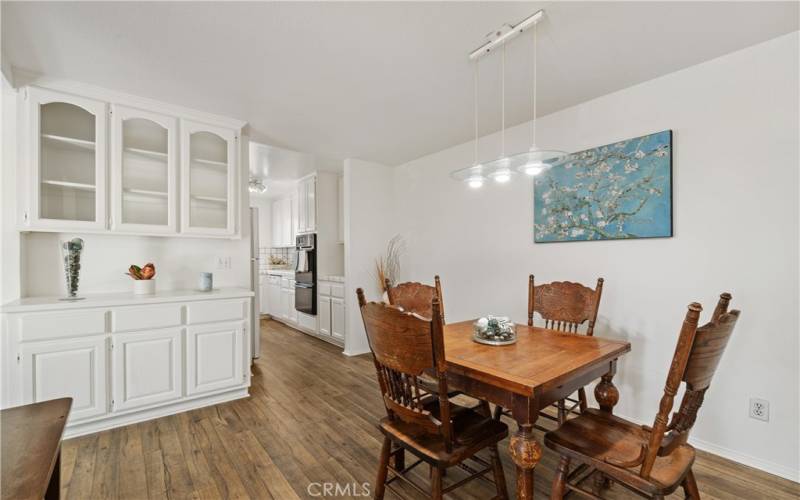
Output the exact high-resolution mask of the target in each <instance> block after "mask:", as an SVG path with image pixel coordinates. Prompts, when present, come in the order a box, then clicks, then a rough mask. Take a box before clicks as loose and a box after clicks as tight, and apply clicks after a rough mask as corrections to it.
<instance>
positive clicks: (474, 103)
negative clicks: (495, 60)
mask: <svg viewBox="0 0 800 500" xmlns="http://www.w3.org/2000/svg"><path fill="white" fill-rule="evenodd" d="M474 73H475V76H474V78H475V85H474V92H473V94H474V95H473V101H472V105H473V111H474V113H475V152H474V160H473V164H474V165H477V164H478V61H475V67H474Z"/></svg>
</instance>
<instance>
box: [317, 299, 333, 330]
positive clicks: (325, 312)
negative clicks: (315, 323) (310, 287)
mask: <svg viewBox="0 0 800 500" xmlns="http://www.w3.org/2000/svg"><path fill="white" fill-rule="evenodd" d="M318 300H319V303H318V306H319V334H320V335H330V334H331V298H330V297H324V296H323V297H319V298H318Z"/></svg>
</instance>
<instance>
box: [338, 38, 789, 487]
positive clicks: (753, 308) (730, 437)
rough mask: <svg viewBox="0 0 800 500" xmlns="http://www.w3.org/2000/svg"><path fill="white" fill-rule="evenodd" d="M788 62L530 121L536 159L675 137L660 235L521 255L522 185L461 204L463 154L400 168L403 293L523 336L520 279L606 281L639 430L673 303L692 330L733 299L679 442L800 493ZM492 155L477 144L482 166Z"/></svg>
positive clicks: (659, 371) (755, 59)
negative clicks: (698, 311)
mask: <svg viewBox="0 0 800 500" xmlns="http://www.w3.org/2000/svg"><path fill="white" fill-rule="evenodd" d="M799 56H800V54H798V33H797V32H795V33H792V34H790V35H786V36H783V37H780V38H777V39H775V40H772V41H769V42H766V43H763V44H760V45H757V46H754V47H751V48H748V49H746V50H742V51H740V52H736V53H733V54H730V55H727V56H724V57H722V58H719V59H716V60H713V61H710V62H707V63H704V64H701V65H698V66H695V67H691V68H688V69H685V70H683V71H679V72H676V73H673V74H670V75H667V76H664V77H661V78H658V79H656V80H652V81H649V82H646V83H643V84H640V85H637V86H635V87H632V88H628V89H625V90H622V91H620V92H616V93H614V94H610V95H607V96H604V97H601V98H598V99H595V100H593V101H589V102H586V103H584V104H581V105H578V106H575V107H573V108H569V109H566V110H563V111H561V112H558V113H555V114H552V115H549V116H546V117H544V118H542V119H541V120H540V122H539V138H538V139H539V140H538V142H539V144H540V145H541V146H547V147H555V148H560V149H563V150H566V151H578V150H582V149H585V148H589V147H593V146H600V145H603V144H608V143H611V142H614V141H618V140H621V139H626V138H631V137H636V136H640V135H644V134H648V133H651V132H656V131H660V130H665V129H672V130H673V131H674V139H673V141H674V142H673V147H674V170H673V174H674V180H673V182H674V191H673V206H674V227H675V236H674V237H673V238H668V239H656V240H634V241H606V242H579V243H550V244H534V243H533V242H532V241H533V235H532V210H533V196H532V182H531V180H530V179H528V178H524V177H518V178H516V179H515V180H514V181H513V182H512V183H509V184H508V185H488V184H487V185H486V186H484V187H483V188H482V189H480V190H472V189H469V188H468V187H466V186H465V185H463V184H461V183H458V182H455V181H452V180H451V179H449V178H448V174H449V172H451V171H452V170H455V169H457V168H460V167H463V166H466V165H469V164H471V161H472V144H471V143H470V144H462V145H460V146H456V147H453V148H451V149H447V150H444V151H441V152H439V153H436V154H432V155H430V156H426V157H424V158H420V159H418V160H416V161H412V162H410V163H408V164H405V165H402V166H400V167H398V168H397V169H396V172H395V181H394V184H395V200H396V204H395V212H396V215H397V219H398V224H399V225H398V228H399V231H400V232H401V234H403V235H404V236H405V237H406V239H407V242H408V256H407V258H406V260H405V262H404V263H403V264H404V265H403V268H404V269H406V270H409V272H408V273H407V275H406V276H404V278H407V279H414V280H421V281H427V282H431V281H432V280H433V275H434V274H437V273H438V274H439V275H441V277H442V280H443V292H444V299H445V301H446V303H447V313H448V320H449V321H456V320H465V319H468V318H474V317H476V316H479V315H483V314H487V313H494V314H508V315H511V316H512V317H513V318H514V319H515V320H517V321H524V320H525V315H526V300H527V297H526V293H527V291H526V283H527V275H528V273H534V274H535V275H536V278H537V281H539V282H548V281H553V280H573V281H580V282H584V283H589V284H592V283H594V282H595V280H596V278H597V277H598V276H603V277H605V279H606V283H605V288H604V291H603V301H602V304H601V307H600V319H599V326H598V328H597V330H596V335H599V336H605V337H614V338H620V339H626V340H628V341H630V342H631V344H632V352H631V353H630V354H628V355H626V356H625V357H623V358H622V360H621V362H620V365H619V372H618V375H617V377H616V378H615V383H616V385H617V386H618V387H619V389H620V393H621V398H620V403H619V405H618V406H617V410H618V413H620V414H621V415H626V416H629V417H630V418H633V419H635V420H637V421H640V422H643V423H652V419H653V417H654V416H655V412H656V410H657V408H658V401H659V399H660V397H661V395H662V391H663V386H664V382H665V378H666V373H667V370H668V368H669V363H670V359H671V356H672V353H673V350H674V347H675V342H676V339H677V335H678V329H679V327H680V325H681V321H682V318H683V315H684V313H685V311H686V305H687V304H688V303H689V302H691V301H695V300H697V301H700V302H701V303H702V304H703V305H704V307H705V312H704V315H703V318H704V319H706V318H708V317H709V315H710V312H711V311H712V310H713V307H714V305H715V303H716V300H717V296H718V294H719V293H720V292H723V291H730V292H731V293H732V294H733V306H734V307H735V308H737V309H741V310H742V316H741V320H740V322H739V325H738V326H737V329H736V331H735V333H734V335H733V338H732V340H731V342H730V344H729V347H728V350H727V352H726V353H725V356H724V358H723V360H722V363H721V365H720V367H719V370H718V372H717V375H716V378H715V380H714V382H713V383H712V386H711V389H710V391H709V393H708V395H707V397H706V402H705V405H704V407H703V408H702V410H701V412H700V416H699V420H698V423H697V425H696V427H695V429H694V431H693V438H694V442H695V443H696V444H697V445H698V446H699V447H701V448H705V449H708V450H709V451H712V452H715V453H718V454H722V455H725V456H728V457H730V458H733V459H735V460H738V461H741V462H744V463H748V464H750V465H754V466H756V467H759V468H762V469H765V470H768V471H770V472H773V473H777V474H780V475H782V476H785V477H789V478H793V479H794V480H798V476H800V474H799V473H798V467H799V462H800V461H799V460H798V450H799V449H800V447H799V446H798V439H799V436H798V422H800V411H798V404H799V403H798V392H799V391H798V380H799V379H800V371H799V370H798V363H800V360H799V359H798V348H799V346H798V328H799V327H798V325H800V317H798V302H799V301H800V293H799V292H798V261H799V260H800V256H799V255H798V237H799V235H798V163H799V162H800V154H799V153H798V134H799V133H800V130H799V127H798V105H799V104H800V103H799V102H798V88H800V81H799V79H798V57H799ZM529 130H530V128H529V126H528V125H525V126H519V127H515V128H513V129H512V130H509V131H508V132H507V136H506V140H507V145H508V147H507V150H508V151H522V150H524V149H527V148H528V147H529V146H530V138H529V133H530V132H529ZM498 144H499V137H498V136H497V135H496V134H495V135H493V136H491V137H487V138H485V139H484V140H483V141H482V143H481V150H482V151H483V154H482V155H481V156H482V158H483V159H489V158H492V157H493V156H494V155H497V154H498V153H499V151H498V149H497V145H498ZM376 175H377V174H376ZM376 181H377V182H380V187H379V190H382V189H385V188H384V187H383V184H384V183H385V180H384V178H383V177H379V178H378V179H376ZM379 192H380V191H379ZM369 217H373V215H369ZM375 222H377V221H375ZM377 226H381V227H382V225H380V224H376V226H373V227H377ZM348 293H349V292H348ZM750 397H760V398H765V399H767V400H769V401H770V403H771V415H770V422H769V423H764V422H761V421H757V420H753V419H750V418H748V399H749V398H750Z"/></svg>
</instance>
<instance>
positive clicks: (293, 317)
mask: <svg viewBox="0 0 800 500" xmlns="http://www.w3.org/2000/svg"><path fill="white" fill-rule="evenodd" d="M297 322H298V316H297V309H295V308H294V288H292V289H290V290H289V323H291V324H293V325H296V324H297Z"/></svg>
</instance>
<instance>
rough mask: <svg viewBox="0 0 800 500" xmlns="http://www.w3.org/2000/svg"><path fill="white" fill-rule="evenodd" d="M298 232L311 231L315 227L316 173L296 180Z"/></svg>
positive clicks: (314, 229)
mask: <svg viewBox="0 0 800 500" xmlns="http://www.w3.org/2000/svg"><path fill="white" fill-rule="evenodd" d="M296 193H297V194H296V196H297V206H298V220H297V232H298V233H313V232H314V231H316V229H317V201H316V193H317V187H316V175H315V174H312V175H310V176H307V177H303V178H302V179H300V180H299V181H297V189H296Z"/></svg>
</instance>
